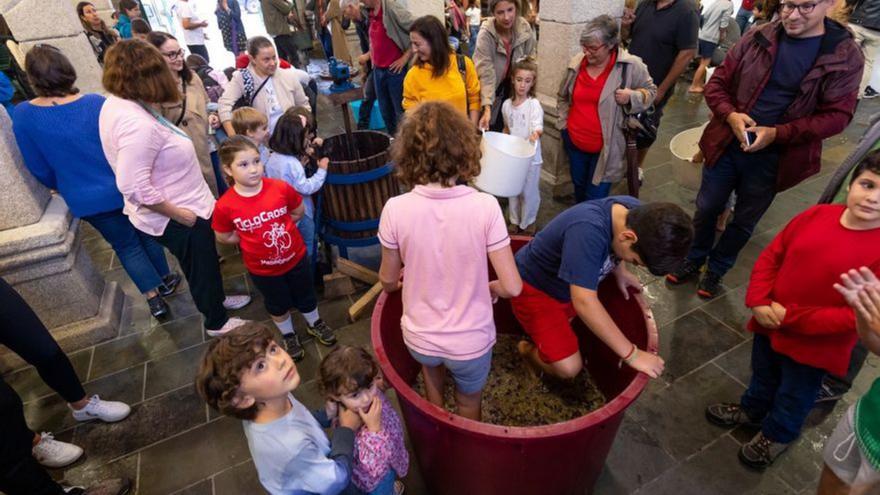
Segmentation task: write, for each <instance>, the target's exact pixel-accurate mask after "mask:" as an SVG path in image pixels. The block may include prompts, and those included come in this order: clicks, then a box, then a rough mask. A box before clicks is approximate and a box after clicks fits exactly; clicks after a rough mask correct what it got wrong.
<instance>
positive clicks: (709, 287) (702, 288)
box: [697, 272, 721, 299]
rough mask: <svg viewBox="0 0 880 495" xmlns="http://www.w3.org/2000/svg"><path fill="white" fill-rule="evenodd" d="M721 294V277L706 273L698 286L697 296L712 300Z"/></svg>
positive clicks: (713, 273)
mask: <svg viewBox="0 0 880 495" xmlns="http://www.w3.org/2000/svg"><path fill="white" fill-rule="evenodd" d="M720 292H721V275H718V274H717V273H715V272H706V274H705V275H703V278H701V279H700V283H699V284H698V285H697V295H698V296H700V297H702V298H703V299H712V298H713V297H715V296H717V295H718V294H719V293H720Z"/></svg>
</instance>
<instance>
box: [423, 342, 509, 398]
mask: <svg viewBox="0 0 880 495" xmlns="http://www.w3.org/2000/svg"><path fill="white" fill-rule="evenodd" d="M406 349H407V350H408V351H409V354H410V356H412V357H413V359H415V360H416V361H417V362H418V363H419V364H421V365H422V366H427V367H428V368H436V367H437V366H445V367H446V369H448V370H449V372H450V373H452V379H453V380H455V388H456V389H457V390H458V391H459V392H461V393H463V394H473V393H476V392H479V391H480V390H483V387H484V386H486V380H488V379H489V369H490V368H491V367H492V349H491V348H490V349H489V350H488V351H486V352H485V353H483V354H482V355H480V356H477V357H475V358H473V359H466V360H463V361H462V360H457V359H447V358H444V357H438V356H427V355H425V354H422V353H419V352H416V351H414V350H412V349H411V348H409V347H407V348H406Z"/></svg>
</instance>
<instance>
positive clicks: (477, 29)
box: [468, 26, 480, 58]
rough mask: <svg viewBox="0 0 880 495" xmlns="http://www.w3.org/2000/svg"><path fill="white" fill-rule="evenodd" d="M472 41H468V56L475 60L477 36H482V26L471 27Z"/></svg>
mask: <svg viewBox="0 0 880 495" xmlns="http://www.w3.org/2000/svg"><path fill="white" fill-rule="evenodd" d="M470 32H471V39H469V40H468V47H469V48H470V51H471V52H470V53H469V54H468V56H469V57H470V58H474V51H475V50H476V49H477V35H478V34H480V26H470Z"/></svg>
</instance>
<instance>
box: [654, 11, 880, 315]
mask: <svg viewBox="0 0 880 495" xmlns="http://www.w3.org/2000/svg"><path fill="white" fill-rule="evenodd" d="M833 3H834V0H783V1H782V2H781V3H780V4H779V9H780V15H781V16H780V20H779V21H776V22H772V23H769V24H765V25H763V26H760V27H756V28H753V29H751V30H750V31H749V32H748V33H746V35H745V36H743V38H742V39H741V40H740V41H739V43H737V44H736V45H735V46H734V47H733V48H732V49H731V50H730V52H729V53H728V54H727V57H726V58H725V59H724V63H723V64H721V66H720V67H718V69H716V71H715V75H714V76H713V77H712V79H711V80H710V81H709V82H708V83H707V84H706V89H705V93H704V94H705V96H706V103H707V104H708V105H709V108H710V109H711V110H712V120H711V121H710V122H709V125H708V126H707V127H706V130H705V131H704V132H703V136H702V138H700V149H701V150H702V151H703V155H704V156H705V160H706V161H705V163H706V165H705V168H704V169H703V180H702V183H701V184H700V192H699V193H698V195H697V212H696V214H695V215H694V243H693V246H692V247H691V251H690V253H688V256H687V259H686V260H685V262H684V263H683V264H682V266H681V267H680V268H679V270H677V271H676V272H674V273H671V274H669V275H667V279H668V280H669V281H670V282H671V283H673V284H679V283H682V282H685V281H687V280H689V279H692V278H695V277H697V276H699V273H700V270H701V268H702V267H703V265H704V264H706V263H707V261H708V269H707V270H706V274H705V275H704V276H703V278H702V280H700V283H699V285H698V290H697V293H698V294H699V295H700V296H701V297H705V298H712V297H714V296H715V295H717V294H718V291H719V289H720V287H721V278H722V277H723V276H724V274H725V273H727V271H728V270H730V268H731V267H732V266H733V265H734V263H735V262H736V257H737V255H738V254H739V251H740V250H741V249H742V248H743V246H745V244H746V242H748V240H749V237H751V235H752V231H753V230H754V228H755V225H756V224H757V223H758V221H759V220H760V219H761V217H762V216H763V215H764V212H766V211H767V209H768V208H769V207H770V205H771V203H773V198H774V197H775V196H776V193H777V192H780V191H783V190H785V189H788V188H789V187H792V186H794V185H796V184H798V183H799V182H801V181H802V180H804V179H806V178H807V177H809V176H811V175H814V174H816V173H817V172H819V168H820V166H821V156H822V140H823V139H825V138H828V137H830V136H833V135H835V134H837V133H839V132H841V131H842V130H843V129H844V128H845V127H846V126H847V124H849V122H850V120H852V117H853V112H854V111H855V106H856V101H857V95H858V90H859V81H860V79H861V76H862V67H863V65H864V59H863V57H862V53H861V50H860V49H859V47H858V45H857V44H856V42H855V40H854V39H853V35H852V33H851V32H850V31H848V30H847V29H846V28H845V27H844V26H842V25H840V24H839V23H837V22H835V21H833V20H831V19H828V18H826V17H825V14H826V12H827V11H828V10H829V9H830V8H831V6H832V5H833ZM732 192H736V197H737V202H736V209H735V211H734V215H733V222H732V223H731V224H730V225H729V226H728V227H727V229H725V231H724V233H723V234H722V235H721V238H720V239H719V240H718V242H717V243H716V242H715V224H716V220H717V219H718V215H719V214H720V213H721V212H722V211H723V210H724V208H725V205H726V203H727V200H728V198H729V197H730V194H731V193H732Z"/></svg>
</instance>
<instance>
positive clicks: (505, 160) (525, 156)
mask: <svg viewBox="0 0 880 495" xmlns="http://www.w3.org/2000/svg"><path fill="white" fill-rule="evenodd" d="M536 147H537V145H536V144H533V143H530V142H529V141H527V140H525V139H522V138H518V137H516V136H511V135H510V134H502V133H500V132H485V133H483V140H482V142H481V143H480V150H481V151H482V152H483V157H482V158H481V159H480V169H481V171H480V175H479V176H477V177H476V178H475V179H474V185H475V186H477V188H478V189H480V190H481V191H485V192H487V193H489V194H492V195H494V196H501V197H505V198H511V197H514V196H517V195H519V194H520V193H521V192H522V191H523V188H524V187H525V184H526V175H527V174H528V172H529V165H530V164H531V163H532V159H533V158H534V156H535V150H536Z"/></svg>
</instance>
